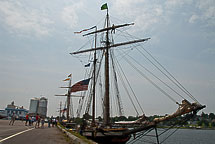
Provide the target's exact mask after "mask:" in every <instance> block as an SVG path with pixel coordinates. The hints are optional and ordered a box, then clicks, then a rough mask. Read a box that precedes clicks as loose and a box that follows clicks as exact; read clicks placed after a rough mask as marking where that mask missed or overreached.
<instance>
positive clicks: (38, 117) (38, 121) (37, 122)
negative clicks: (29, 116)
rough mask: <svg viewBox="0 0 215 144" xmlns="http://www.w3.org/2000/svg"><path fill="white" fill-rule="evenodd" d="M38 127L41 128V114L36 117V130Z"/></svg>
mask: <svg viewBox="0 0 215 144" xmlns="http://www.w3.org/2000/svg"><path fill="white" fill-rule="evenodd" d="M36 127H38V128H39V127H40V116H39V114H37V115H36V124H35V128H36Z"/></svg>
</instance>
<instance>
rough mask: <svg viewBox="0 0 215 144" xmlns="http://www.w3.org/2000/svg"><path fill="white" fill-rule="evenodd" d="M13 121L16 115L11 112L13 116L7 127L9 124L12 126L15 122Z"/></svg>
mask: <svg viewBox="0 0 215 144" xmlns="http://www.w3.org/2000/svg"><path fill="white" fill-rule="evenodd" d="M15 119H16V115H15V113H14V112H13V114H12V116H11V120H10V123H9V125H10V124H11V125H13V124H14V122H15Z"/></svg>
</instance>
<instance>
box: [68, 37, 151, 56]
mask: <svg viewBox="0 0 215 144" xmlns="http://www.w3.org/2000/svg"><path fill="white" fill-rule="evenodd" d="M149 39H150V38H145V39H138V40H134V41H128V42H123V43H118V44H113V45H109V48H112V47H118V46H123V45H128V44H133V43H139V42H144V41H147V40H149ZM103 49H107V47H97V48H92V49H86V50H82V51H77V52H73V53H70V54H71V55H73V54H80V53H85V52H91V51H95V50H103Z"/></svg>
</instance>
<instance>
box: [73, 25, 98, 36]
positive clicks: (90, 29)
mask: <svg viewBox="0 0 215 144" xmlns="http://www.w3.org/2000/svg"><path fill="white" fill-rule="evenodd" d="M95 27H96V26H93V27H91V28H88V29H83V30H81V31H79V32H74V33H75V34H80V33H82V32H83V31H88V30H91V29H94V28H95Z"/></svg>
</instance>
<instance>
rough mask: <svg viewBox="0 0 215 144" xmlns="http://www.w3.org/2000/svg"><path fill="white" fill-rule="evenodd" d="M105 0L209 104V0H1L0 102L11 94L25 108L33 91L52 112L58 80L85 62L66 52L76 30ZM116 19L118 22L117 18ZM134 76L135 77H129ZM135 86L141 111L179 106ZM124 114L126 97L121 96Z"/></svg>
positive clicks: (214, 76) (212, 39) (212, 22)
mask: <svg viewBox="0 0 215 144" xmlns="http://www.w3.org/2000/svg"><path fill="white" fill-rule="evenodd" d="M104 3H108V7H109V14H110V16H111V18H113V19H115V20H116V21H118V22H119V21H120V22H124V23H129V22H134V23H135V25H134V26H132V28H130V29H129V31H130V32H131V34H132V35H135V36H136V37H140V38H146V37H150V38H151V39H150V40H149V41H148V42H147V43H146V44H145V45H144V48H146V49H147V50H149V51H150V52H151V54H152V55H153V56H154V57H156V58H157V59H158V60H159V61H160V62H161V63H162V64H163V65H164V66H165V67H166V68H167V69H168V70H169V71H170V72H171V73H172V74H173V75H174V76H175V77H176V78H177V79H178V80H179V81H180V82H181V83H182V84H183V85H184V86H185V87H186V88H187V89H188V90H189V92H191V93H192V95H193V96H194V97H195V98H196V99H197V100H198V101H199V102H200V103H202V104H205V105H206V106H207V107H206V109H204V110H203V111H204V112H206V113H210V112H215V105H214V101H215V1H214V0H159V1H158V0H109V1H104V0H99V1H98V0H90V1H89V0H46V1H44V0H31V1H28V0H16V1H12V0H0V109H4V108H5V107H6V106H7V104H9V103H11V102H12V101H14V102H15V105H18V106H24V107H25V108H27V109H28V108H29V104H30V99H31V98H33V97H41V96H44V97H47V98H48V115H49V116H51V115H55V116H56V115H57V114H58V113H57V111H58V108H59V103H60V101H63V102H64V101H65V98H64V97H55V96H54V95H55V94H64V93H66V90H64V89H59V87H60V86H65V85H66V83H65V82H63V81H62V80H63V79H65V78H66V77H67V75H68V74H70V73H72V75H73V80H72V81H73V82H77V81H79V80H80V79H82V78H83V75H84V72H81V70H80V69H83V64H82V63H80V60H79V59H77V58H75V57H73V56H71V55H70V54H69V53H70V52H73V51H76V50H78V49H79V48H80V46H81V45H83V44H84V43H85V42H86V41H87V40H86V39H85V38H83V37H82V36H81V35H75V34H74V32H75V31H79V30H81V29H84V28H89V27H92V26H94V25H95V24H98V23H100V22H101V20H103V19H104V17H105V14H106V13H105V11H101V10H100V8H101V5H102V4H104ZM117 24H118V23H117ZM134 79H135V78H134ZM142 89H143V88H142V87H140V86H137V91H139V92H137V93H140V94H141V93H143V91H144V95H146V96H147V97H145V98H142V97H139V99H140V102H141V104H142V105H143V108H144V112H145V113H146V114H147V115H153V114H165V113H171V112H173V111H174V110H175V109H176V108H177V106H176V105H175V104H172V103H170V101H169V100H168V99H167V98H166V97H163V96H162V98H156V97H154V95H157V94H158V95H162V94H161V93H153V92H152V93H150V90H151V89H145V90H143V91H142ZM123 105H124V109H125V111H126V115H132V114H133V111H132V110H131V109H130V104H129V103H128V102H127V101H125V102H124V103H123Z"/></svg>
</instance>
